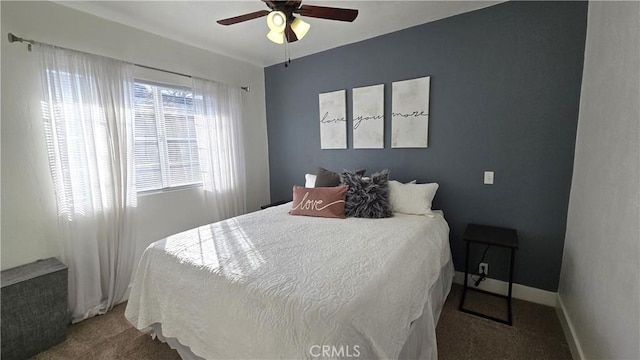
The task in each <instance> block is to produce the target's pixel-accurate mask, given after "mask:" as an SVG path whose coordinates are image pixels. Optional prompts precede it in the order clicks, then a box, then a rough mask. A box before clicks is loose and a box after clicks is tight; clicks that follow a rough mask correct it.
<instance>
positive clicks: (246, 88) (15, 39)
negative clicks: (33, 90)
mask: <svg viewBox="0 0 640 360" xmlns="http://www.w3.org/2000/svg"><path fill="white" fill-rule="evenodd" d="M9 42H10V43H14V42H19V43H23V44H27V49H28V50H29V51H31V46H32V45H34V44H36V43H39V42H36V41H34V40H29V39H24V38H21V37H18V36H15V35H13V34H12V33H9ZM40 44H45V45H50V46H55V45H51V44H47V43H40ZM69 50H73V49H69ZM73 51H77V50H73ZM82 52H83V51H82ZM85 53H86V54H91V53H87V52H85ZM91 55H96V54H91ZM98 56H102V55H98ZM117 60H119V59H117ZM119 61H122V60H119ZM131 64H133V65H134V66H137V67H141V68H144V69H151V70H156V71H161V72H164V73H168V74H173V75H178V76H184V77H188V78H193V76H191V75H189V74H183V73H179V72H176V71H171V70H165V69H160V68H157V67H153V66H148V65H142V64H136V63H131ZM240 89H242V90H244V91H246V92H250V91H251V87H250V86H241V87H240Z"/></svg>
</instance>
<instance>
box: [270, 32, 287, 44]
mask: <svg viewBox="0 0 640 360" xmlns="http://www.w3.org/2000/svg"><path fill="white" fill-rule="evenodd" d="M267 38H268V39H269V40H271V41H273V42H274V43H276V44H284V32H282V31H279V32H278V31H273V30H271V31H269V33H268V34H267Z"/></svg>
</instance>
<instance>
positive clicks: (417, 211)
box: [389, 180, 438, 215]
mask: <svg viewBox="0 0 640 360" xmlns="http://www.w3.org/2000/svg"><path fill="white" fill-rule="evenodd" d="M437 190H438V184H437V183H431V184H412V183H408V184H403V183H401V182H399V181H395V180H391V181H389V203H390V204H391V210H392V211H393V212H397V213H402V214H410V215H425V214H431V202H432V201H433V198H434V197H435V196H436V191H437Z"/></svg>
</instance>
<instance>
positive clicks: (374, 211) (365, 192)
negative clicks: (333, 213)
mask: <svg viewBox="0 0 640 360" xmlns="http://www.w3.org/2000/svg"><path fill="white" fill-rule="evenodd" d="M340 180H341V181H342V183H343V184H346V185H349V190H347V197H346V200H345V201H346V202H345V208H344V212H345V215H346V216H351V217H360V218H373V219H378V218H387V217H391V216H393V212H392V211H391V205H390V204H389V170H386V169H385V170H382V171H381V172H379V173H375V174H373V175H371V177H370V178H363V177H362V176H360V175H358V174H356V173H354V172H350V171H345V172H343V173H342V174H340Z"/></svg>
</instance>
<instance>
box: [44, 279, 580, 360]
mask: <svg viewBox="0 0 640 360" xmlns="http://www.w3.org/2000/svg"><path fill="white" fill-rule="evenodd" d="M461 291H462V288H461V287H460V286H459V285H455V284H454V286H453V288H452V289H451V293H450V294H449V297H448V298H447V301H446V303H445V305H444V309H443V311H442V315H441V316H440V321H439V322H438V327H437V329H436V332H437V339H438V358H439V360H465V359H474V360H483V359H491V360H494V359H518V360H523V359H558V360H561V359H567V360H570V359H571V353H570V351H569V346H568V345H567V342H566V340H565V337H564V334H563V332H562V328H561V327H560V322H559V320H558V317H557V315H556V313H555V309H553V308H552V307H548V306H543V305H538V304H533V303H530V302H526V301H521V300H514V301H513V326H508V325H503V324H500V323H497V322H494V321H490V320H486V319H483V318H479V317H476V316H473V315H470V314H466V313H462V312H460V311H458V304H459V302H460V294H461ZM125 306H126V304H121V305H118V306H116V307H115V308H114V309H113V310H112V311H110V312H109V313H108V314H106V315H100V316H96V317H94V318H91V319H88V320H85V321H82V322H80V323H78V324H75V325H72V326H70V327H69V329H68V331H67V339H66V340H65V341H64V342H63V343H61V344H58V345H56V346H54V347H52V348H50V349H48V350H46V351H44V352H41V353H40V354H38V355H36V356H34V357H33V358H32V359H36V360H62V359H64V360H76V359H78V360H80V359H90V360H109V359H135V360H165V359H175V360H179V359H180V357H179V356H178V353H177V352H176V351H175V350H172V349H171V348H170V347H169V346H168V345H167V344H164V343H162V342H160V341H158V340H155V341H154V340H152V339H151V337H150V336H149V335H148V334H145V333H143V332H140V331H138V330H136V329H134V328H133V327H132V326H131V324H129V322H128V321H127V320H126V319H125V318H124V309H125ZM465 308H469V309H473V310H476V311H481V312H483V313H487V314H491V315H493V316H496V317H501V318H506V305H505V301H504V300H502V299H499V298H496V297H492V296H487V295H483V294H478V293H474V292H467V300H465Z"/></svg>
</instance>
